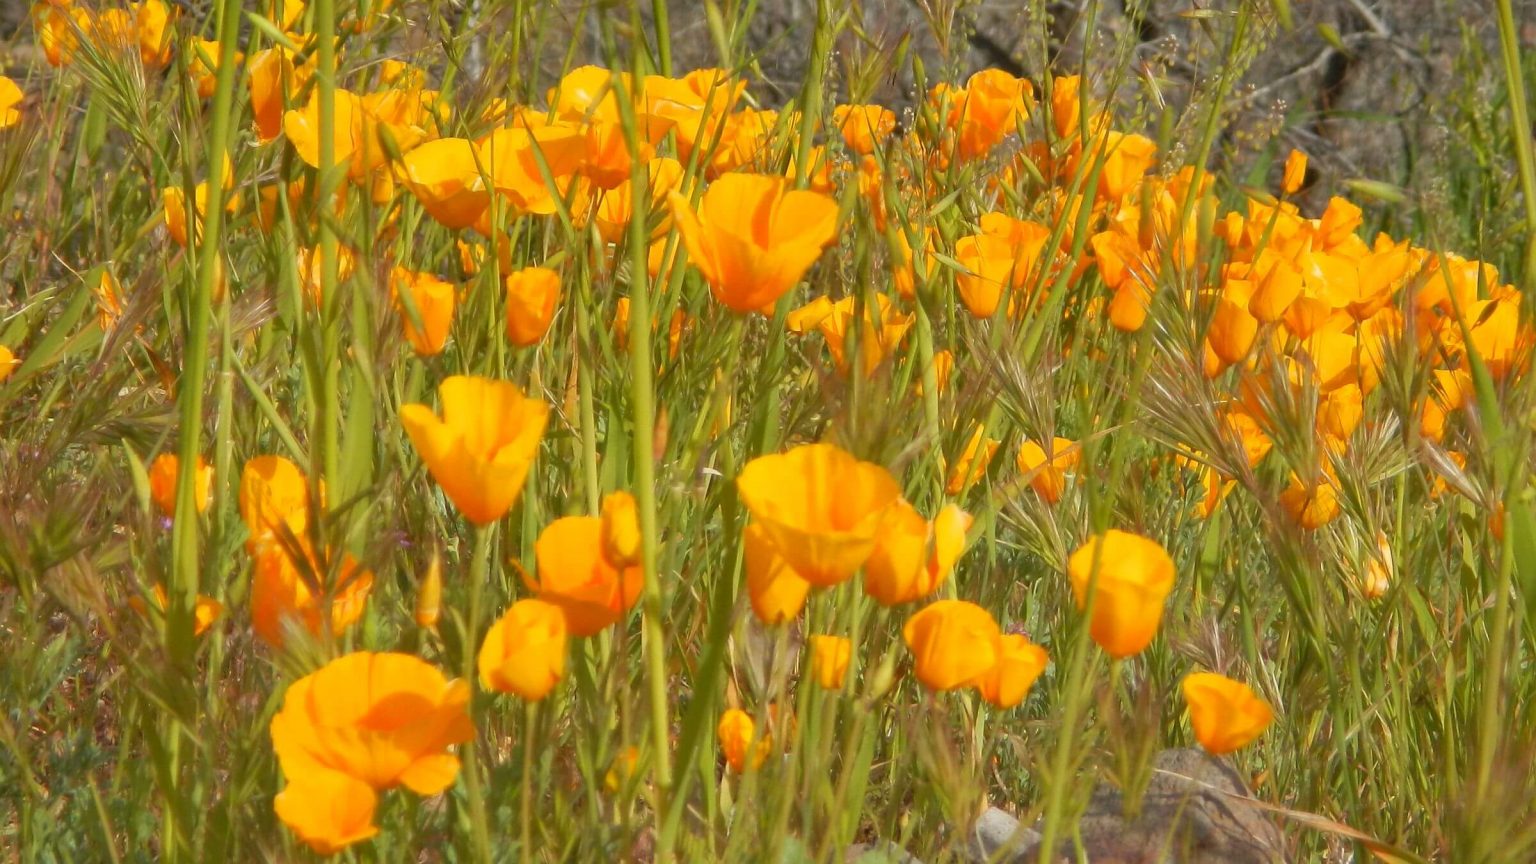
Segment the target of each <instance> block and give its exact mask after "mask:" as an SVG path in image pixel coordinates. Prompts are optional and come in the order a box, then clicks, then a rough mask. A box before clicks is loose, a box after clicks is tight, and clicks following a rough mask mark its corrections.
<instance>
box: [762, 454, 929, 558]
mask: <svg viewBox="0 0 1536 864" xmlns="http://www.w3.org/2000/svg"><path fill="white" fill-rule="evenodd" d="M736 489H737V492H738V493H739V494H740V495H741V500H742V502H743V503H744V504H745V505H746V507H747V510H749V511H750V512H751V513H752V518H753V519H754V520H755V521H756V522H757V523H758V524H760V525H762V527H763V531H764V532H765V533H766V535H767V537H768V539H769V540H770V541H772V543H773V544H774V545H775V546H776V547H778V552H779V554H780V555H782V556H783V557H784V560H785V561H787V562H788V563H789V566H791V567H792V568H794V571H795V572H796V573H797V574H799V576H800V577H801V578H802V579H805V580H806V581H807V582H810V583H811V584H812V585H816V586H818V587H827V586H831V585H836V584H838V583H839V582H843V581H844V580H846V579H848V578H850V577H851V576H853V574H854V572H855V571H857V570H858V569H859V568H860V567H862V566H863V565H864V562H865V561H866V560H868V558H869V556H870V554H871V553H873V552H874V550H875V535H876V533H877V532H878V531H879V529H880V524H881V521H882V520H883V519H884V517H885V512H886V510H887V509H888V508H889V507H891V505H893V504H895V503H896V500H897V498H899V497H900V495H901V489H900V487H898V486H897V485H896V481H895V479H893V478H892V477H891V475H890V472H888V471H886V470H885V469H884V468H882V467H881V466H879V465H875V464H873V463H870V462H861V461H859V460H858V459H856V458H854V457H853V456H852V455H850V454H849V453H847V452H846V451H844V450H842V449H841V448H839V447H837V446H835V445H832V444H805V445H801V446H799V447H795V448H793V449H791V450H790V451H789V452H787V453H777V454H771V455H768V456H760V457H758V458H756V459H753V460H752V461H751V462H749V463H747V466H746V467H745V468H743V469H742V472H741V474H740V476H739V477H738V478H737V480H736Z"/></svg>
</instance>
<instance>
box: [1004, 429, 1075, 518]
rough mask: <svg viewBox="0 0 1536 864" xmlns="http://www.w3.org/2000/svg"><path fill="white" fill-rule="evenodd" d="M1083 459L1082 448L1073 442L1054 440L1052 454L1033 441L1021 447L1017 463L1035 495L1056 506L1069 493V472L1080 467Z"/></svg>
mask: <svg viewBox="0 0 1536 864" xmlns="http://www.w3.org/2000/svg"><path fill="white" fill-rule="evenodd" d="M1082 455H1083V450H1082V448H1081V447H1079V446H1078V445H1077V442H1075V441H1073V440H1071V439H1069V438H1052V439H1051V452H1050V453H1046V452H1045V448H1044V447H1041V446H1040V442H1038V441H1035V440H1033V439H1031V440H1029V441H1025V442H1024V443H1023V444H1021V445H1020V446H1019V456H1018V460H1017V461H1018V466H1019V471H1020V472H1021V473H1023V474H1024V476H1026V477H1028V478H1029V485H1030V487H1031V488H1032V489H1034V490H1035V494H1036V495H1039V496H1040V497H1041V498H1043V499H1044V500H1045V501H1046V503H1048V504H1055V503H1056V502H1057V501H1060V500H1061V496H1062V493H1064V492H1066V490H1067V472H1068V471H1071V470H1073V469H1074V468H1076V467H1077V463H1078V461H1079V460H1080V459H1081V458H1082Z"/></svg>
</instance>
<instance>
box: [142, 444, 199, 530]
mask: <svg viewBox="0 0 1536 864" xmlns="http://www.w3.org/2000/svg"><path fill="white" fill-rule="evenodd" d="M179 464H180V461H179V460H178V459H177V457H176V454H174V453H161V454H160V455H159V456H156V457H155V459H154V461H153V462H150V463H149V498H150V500H151V501H154V502H155V506H157V507H159V508H160V512H161V513H164V514H165V515H167V516H175V515H176V477H177V474H178V472H177V466H178V465H179ZM193 486H194V491H193V495H192V500H193V503H194V504H195V505H196V506H197V512H199V513H202V512H204V511H205V510H207V509H208V504H209V502H210V501H212V500H213V466H212V465H209V464H208V462H207V461H206V460H204V459H203V457H201V456H199V457H197V477H196V479H195V480H194V481H193Z"/></svg>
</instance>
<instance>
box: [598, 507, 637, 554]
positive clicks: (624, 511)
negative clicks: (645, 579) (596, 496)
mask: <svg viewBox="0 0 1536 864" xmlns="http://www.w3.org/2000/svg"><path fill="white" fill-rule="evenodd" d="M601 519H602V523H603V557H605V558H607V559H608V562H609V563H610V564H612V565H613V566H615V567H634V566H636V565H638V564H639V563H640V513H639V509H638V505H637V504H636V503H635V496H633V495H631V494H629V493H628V492H623V491H620V492H614V493H612V494H609V495H604V496H603V505H602V516H601Z"/></svg>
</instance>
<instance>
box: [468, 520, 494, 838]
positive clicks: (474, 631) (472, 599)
mask: <svg viewBox="0 0 1536 864" xmlns="http://www.w3.org/2000/svg"><path fill="white" fill-rule="evenodd" d="M494 531H495V525H494V523H493V524H491V525H478V526H476V527H475V557H474V561H473V562H472V563H471V564H470V567H469V615H468V617H467V618H466V619H465V620H464V641H463V644H462V645H461V646H460V651H461V653H462V654H463V657H461V658H460V664H461V674H462V675H463V677H464V680H465V681H467V682H470V686H471V687H473V686H474V683H473V682H474V680H475V646H476V645H478V644H479V639H478V637H479V634H480V589H481V587H482V586H483V585H484V584H485V580H486V579H488V578H490V577H489V573H490V567H489V563H490V558H491V540H492V538H493V535H494ZM470 704H471V705H473V704H474V702H473V700H471V702H470ZM478 741H479V738H478V736H477V737H475V738H471V739H470V741H469V744H468V745H467V746H466V747H465V748H464V785H465V791H466V792H467V793H468V796H469V824H470V831H471V834H472V836H473V838H474V844H475V860H477V861H480V862H482V864H489V862H490V860H491V835H490V830H489V828H488V827H487V826H488V822H487V819H486V815H485V796H484V794H483V793H482V791H481V788H480V760H479V758H478V755H477V751H478V749H479V748H478V747H476V746H475V745H476V744H477V743H478Z"/></svg>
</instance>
